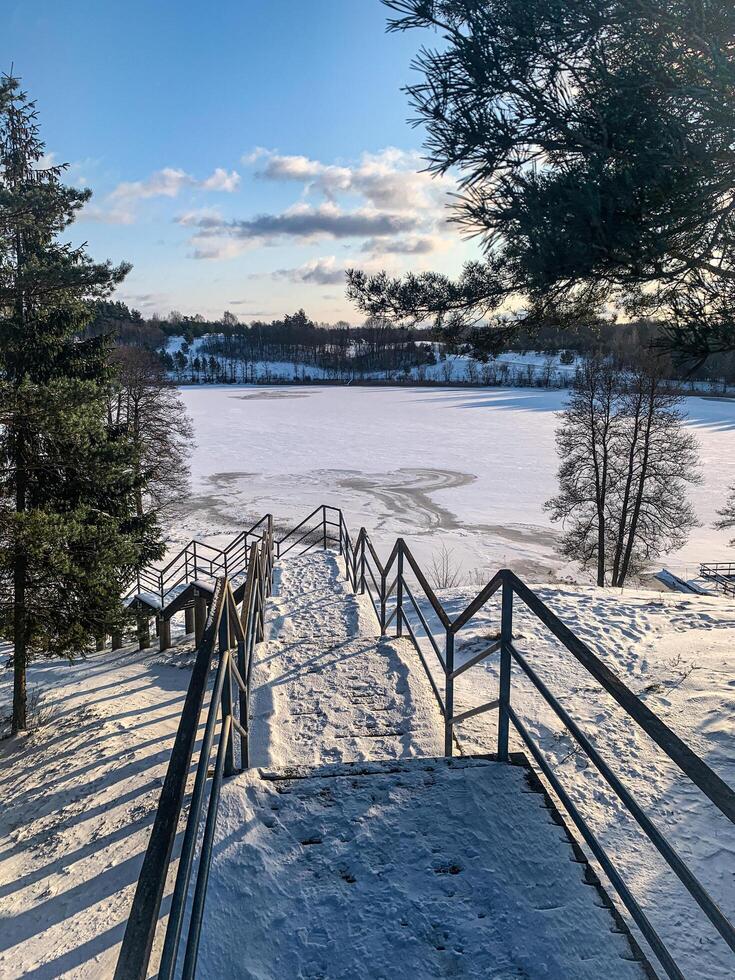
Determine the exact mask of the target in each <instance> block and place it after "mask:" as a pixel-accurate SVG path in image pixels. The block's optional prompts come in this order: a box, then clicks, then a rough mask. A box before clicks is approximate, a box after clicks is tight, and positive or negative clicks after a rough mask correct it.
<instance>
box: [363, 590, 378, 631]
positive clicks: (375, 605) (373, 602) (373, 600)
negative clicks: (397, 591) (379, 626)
mask: <svg viewBox="0 0 735 980" xmlns="http://www.w3.org/2000/svg"><path fill="white" fill-rule="evenodd" d="M365 592H366V593H367V595H368V596H369V597H370V601H371V602H372V604H373V609H374V611H375V616H376V619H377V620H378V622H379V623H380V610H379V608H378V604H377V603H376V601H375V599H373V594H372V592H371V591H370V586H369V585H368V584H367V582H365Z"/></svg>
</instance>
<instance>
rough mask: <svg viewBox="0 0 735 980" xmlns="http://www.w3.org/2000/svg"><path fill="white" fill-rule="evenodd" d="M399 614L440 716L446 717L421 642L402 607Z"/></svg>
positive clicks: (441, 699)
mask: <svg viewBox="0 0 735 980" xmlns="http://www.w3.org/2000/svg"><path fill="white" fill-rule="evenodd" d="M401 616H402V617H403V625H404V626H405V627H406V629H407V630H408V635H409V636H410V637H411V641H412V642H413V645H414V646H415V647H416V652H417V653H418V655H419V658H420V660H421V663H422V665H423V668H424V671H425V672H426V676H427V677H428V678H429V683H430V684H431V687H432V689H433V691H434V697H435V698H436V700H437V703H438V704H439V709H440V711H441V713H442V718H444V719H446V717H447V712H446V708H445V707H444V699H443V698H442V696H441V693H440V692H439V688H438V687H437V685H436V681H435V680H434V678H433V676H432V673H431V670H430V669H429V665H428V663H427V662H426V657H425V656H424V651H423V650H422V649H421V644H420V643H419V641H418V640H417V639H416V634H415V633H414V631H413V626H411V623H410V621H409V619H408V616H406V614H405V612H404V611H403V609H401Z"/></svg>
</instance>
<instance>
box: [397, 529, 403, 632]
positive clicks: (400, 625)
mask: <svg viewBox="0 0 735 980" xmlns="http://www.w3.org/2000/svg"><path fill="white" fill-rule="evenodd" d="M396 570H397V577H396V636H403V538H399V539H398V558H397V560H396Z"/></svg>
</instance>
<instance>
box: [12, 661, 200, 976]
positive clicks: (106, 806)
mask: <svg viewBox="0 0 735 980" xmlns="http://www.w3.org/2000/svg"><path fill="white" fill-rule="evenodd" d="M187 649H188V648H186V647H184V648H182V652H183V651H186V650H187ZM181 657H182V653H177V652H173V653H172V654H171V655H169V656H167V657H165V658H164V657H163V656H162V655H161V654H159V653H158V652H156V651H152V650H147V651H144V652H136V651H133V650H132V649H131V648H130V647H127V648H124V649H122V650H119V651H116V652H115V653H111V652H110V651H109V649H108V650H107V651H106V652H104V653H100V654H95V655H94V656H91V657H90V658H89V659H88V660H81V661H79V662H77V663H75V664H69V663H67V662H60V661H54V660H51V661H45V662H40V663H36V664H34V665H33V666H32V667H31V668H30V670H29V686H30V690H31V692H32V697H31V701H32V703H34V704H35V703H36V702H38V708H37V709H36V710H37V711H38V712H40V715H41V719H40V720H41V722H42V723H41V725H40V727H38V728H37V729H36V730H34V731H31V732H30V733H28V734H26V735H22V736H18V737H16V738H14V739H8V740H6V741H3V742H0V759H1V764H0V798H2V801H3V805H2V807H0V841H1V843H0V976H2V977H3V978H8V980H10V978H15V977H24V978H28V980H30V978H33V980H56V978H60V977H68V978H72V977H73V978H75V980H85V978H89V980H100V978H106V977H111V976H112V972H113V970H114V965H115V962H116V960H117V952H118V949H119V943H120V942H121V941H122V936H123V931H124V929H125V923H126V920H127V916H128V911H129V908H130V903H131V901H132V897H133V890H134V886H135V882H136V880H137V877H138V874H139V872H140V866H141V863H142V859H143V852H144V850H145V847H146V845H147V843H148V836H149V834H150V830H151V826H152V823H153V816H154V814H155V809H156V806H157V804H158V797H159V794H160V792H161V786H162V783H163V776H164V773H165V770H166V766H167V764H168V758H169V754H170V751H171V746H172V744H173V736H174V734H175V731H176V727H177V725H178V720H179V715H180V714H181V707H182V705H183V700H184V695H185V693H186V687H187V685H188V683H189V677H190V672H189V671H188V670H180V669H179V668H178V667H177V666H174V664H175V663H176V662H177V660H178V659H180V658H181ZM183 659H184V660H185V661H186V660H187V659H188V658H186V657H185V656H184V657H183ZM11 689H12V672H11V671H9V670H5V671H3V672H2V674H0V703H2V705H3V708H5V707H6V706H7V705H8V704H9V700H10V691H11Z"/></svg>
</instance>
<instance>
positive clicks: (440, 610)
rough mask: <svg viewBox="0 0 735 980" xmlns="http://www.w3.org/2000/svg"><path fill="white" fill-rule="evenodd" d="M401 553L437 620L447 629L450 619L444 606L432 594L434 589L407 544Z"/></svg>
mask: <svg viewBox="0 0 735 980" xmlns="http://www.w3.org/2000/svg"><path fill="white" fill-rule="evenodd" d="M403 555H404V558H405V559H406V560H407V561H408V564H409V565H410V566H411V568H412V569H413V573H414V575H415V576H416V578H417V579H418V581H419V585H420V586H421V588H422V589H423V590H424V593H425V595H426V598H427V599H428V600H429V602H430V603H431V605H432V607H433V609H434V612H435V613H436V614H437V616H438V617H439V620H440V622H441V624H442V626H443V627H444V628H445V629H449V627H450V626H451V623H450V620H449V616H447V614H446V612H445V610H444V606H442V604H441V602H439V600H438V599H437V597H436V595H435V594H434V590H433V589H432V587H431V586H430V585H429V583H428V581H427V579H426V576H425V575H424V573H423V572H422V571H421V568H420V566H419V564H418V562H417V561H416V559H415V558H414V557H413V555H412V554H411V550H410V548H409V547H408V546H407V545H405V546H404V549H403ZM404 579H405V576H404Z"/></svg>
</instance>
